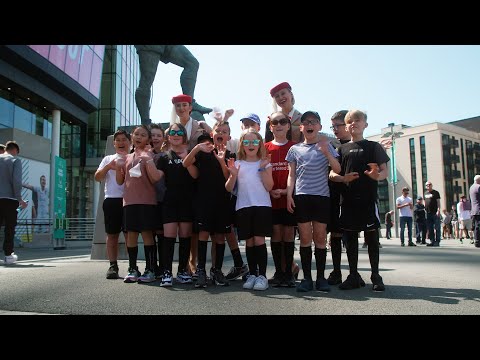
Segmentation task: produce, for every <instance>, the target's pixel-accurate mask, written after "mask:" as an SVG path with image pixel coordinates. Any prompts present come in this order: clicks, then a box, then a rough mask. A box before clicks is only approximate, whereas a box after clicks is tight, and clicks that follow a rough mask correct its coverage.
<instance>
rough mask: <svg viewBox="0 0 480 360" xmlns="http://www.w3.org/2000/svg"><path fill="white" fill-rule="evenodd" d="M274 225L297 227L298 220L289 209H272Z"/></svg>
mask: <svg viewBox="0 0 480 360" xmlns="http://www.w3.org/2000/svg"><path fill="white" fill-rule="evenodd" d="M272 224H273V225H284V226H297V220H296V219H295V215H293V214H292V213H291V212H290V211H288V210H287V209H272Z"/></svg>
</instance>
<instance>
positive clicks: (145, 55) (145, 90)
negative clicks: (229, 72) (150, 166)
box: [134, 45, 212, 125]
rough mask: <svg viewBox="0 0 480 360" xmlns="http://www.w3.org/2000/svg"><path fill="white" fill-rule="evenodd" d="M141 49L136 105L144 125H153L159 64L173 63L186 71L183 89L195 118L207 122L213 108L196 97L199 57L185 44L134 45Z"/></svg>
mask: <svg viewBox="0 0 480 360" xmlns="http://www.w3.org/2000/svg"><path fill="white" fill-rule="evenodd" d="M134 46H135V48H136V49H137V54H138V59H139V63H140V81H139V84H138V88H137V90H136V91H135V102H136V103H137V108H138V112H139V113H140V119H141V120H142V124H143V125H148V124H150V123H151V122H152V120H151V119H150V96H151V90H150V89H151V87H152V85H153V80H154V79H155V74H156V73H157V67H158V63H159V61H162V62H163V63H165V64H168V63H169V62H171V63H172V64H175V65H177V66H180V67H182V68H183V71H182V74H181V75H180V86H181V87H182V92H183V94H186V95H190V96H191V97H192V98H193V102H192V113H191V116H192V118H194V119H196V120H205V118H204V117H203V114H208V113H210V112H211V111H212V109H210V108H207V107H204V106H201V105H199V104H198V103H197V102H196V101H195V98H194V96H193V94H194V92H195V84H196V82H197V72H198V67H199V63H198V60H197V59H196V58H195V56H193V55H192V53H191V52H190V51H189V50H188V49H187V48H186V47H185V45H134Z"/></svg>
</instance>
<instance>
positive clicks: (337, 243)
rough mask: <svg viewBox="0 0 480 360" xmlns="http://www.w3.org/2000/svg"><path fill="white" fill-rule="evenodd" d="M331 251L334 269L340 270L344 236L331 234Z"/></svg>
mask: <svg viewBox="0 0 480 360" xmlns="http://www.w3.org/2000/svg"><path fill="white" fill-rule="evenodd" d="M330 251H331V252H332V263H333V271H335V272H340V271H341V269H340V263H341V262H342V237H341V236H340V237H337V236H335V237H333V236H330Z"/></svg>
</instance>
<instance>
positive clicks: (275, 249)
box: [270, 241, 282, 273]
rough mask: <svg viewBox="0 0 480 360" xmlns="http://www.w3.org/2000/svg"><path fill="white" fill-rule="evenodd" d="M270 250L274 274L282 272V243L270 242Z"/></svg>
mask: <svg viewBox="0 0 480 360" xmlns="http://www.w3.org/2000/svg"><path fill="white" fill-rule="evenodd" d="M270 248H271V250H272V257H273V263H274V264H275V272H276V273H281V272H282V243H281V242H273V241H270Z"/></svg>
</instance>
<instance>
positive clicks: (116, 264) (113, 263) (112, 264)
mask: <svg viewBox="0 0 480 360" xmlns="http://www.w3.org/2000/svg"><path fill="white" fill-rule="evenodd" d="M110 266H115V267H117V268H118V262H117V260H115V261H110Z"/></svg>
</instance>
